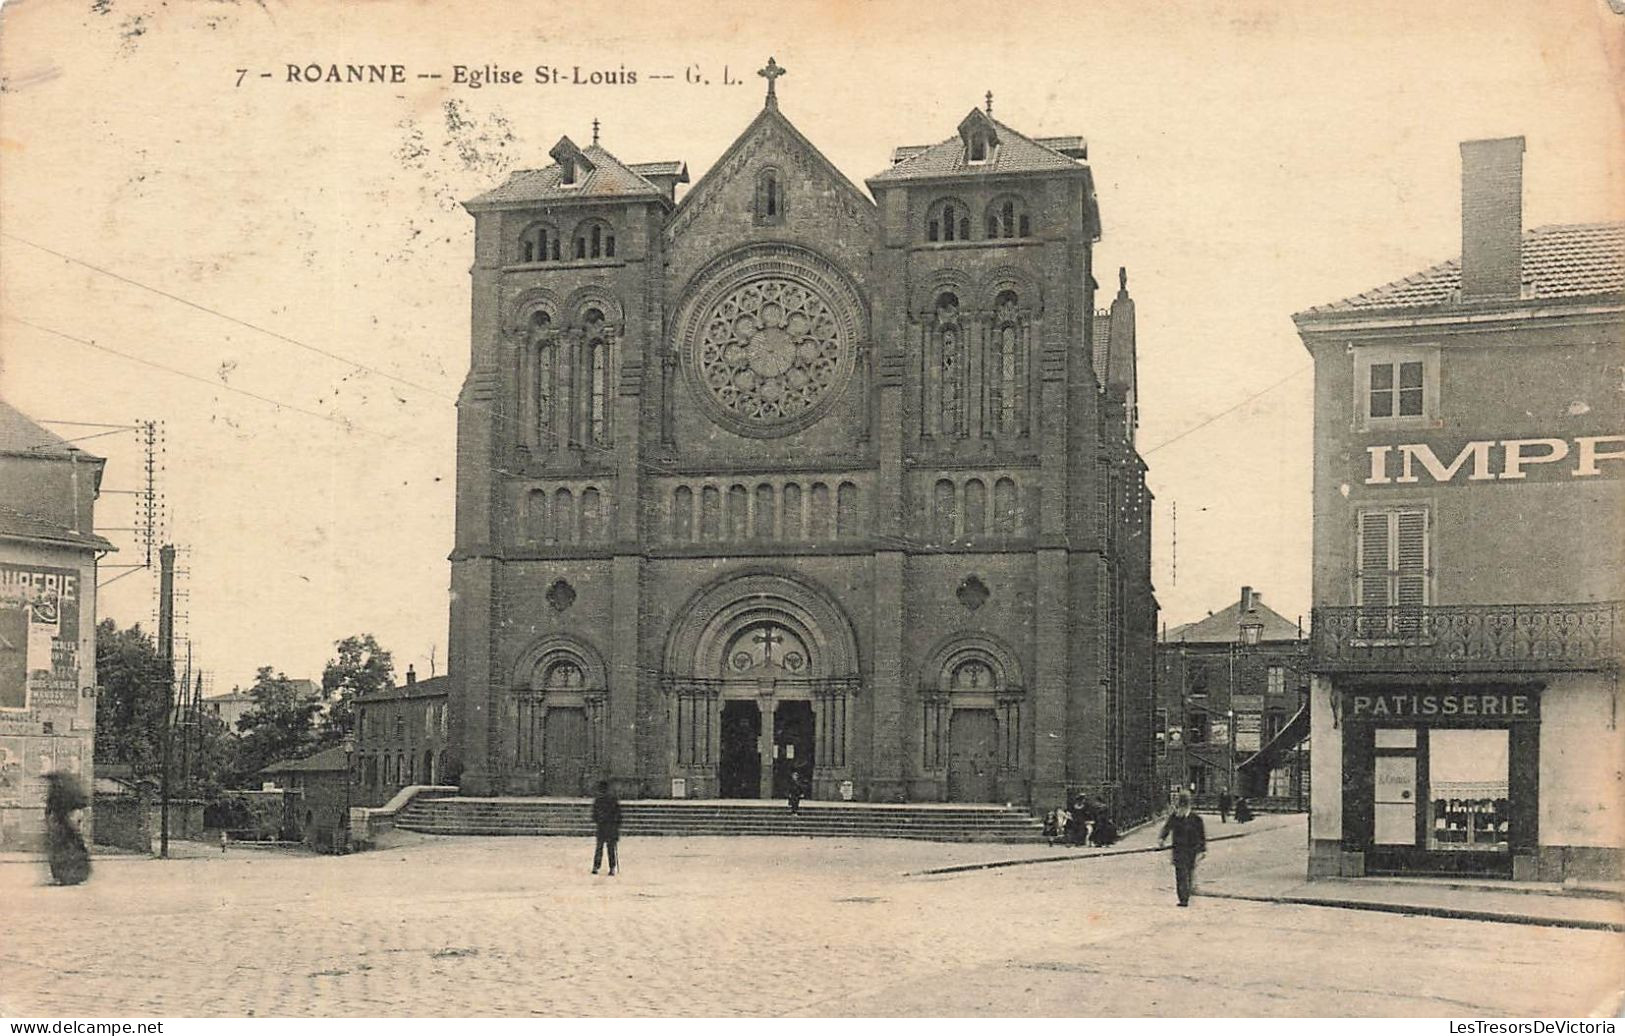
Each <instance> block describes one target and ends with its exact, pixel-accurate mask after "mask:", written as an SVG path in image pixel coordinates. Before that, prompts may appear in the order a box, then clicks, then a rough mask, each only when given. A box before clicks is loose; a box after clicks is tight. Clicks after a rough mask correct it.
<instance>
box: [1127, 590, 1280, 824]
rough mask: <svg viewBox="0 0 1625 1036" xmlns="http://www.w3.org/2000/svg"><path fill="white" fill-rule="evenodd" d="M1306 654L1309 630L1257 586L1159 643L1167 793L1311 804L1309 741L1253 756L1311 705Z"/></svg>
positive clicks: (1161, 752) (1161, 754) (1160, 741)
mask: <svg viewBox="0 0 1625 1036" xmlns="http://www.w3.org/2000/svg"><path fill="white" fill-rule="evenodd" d="M1308 655H1309V642H1308V639H1307V638H1306V637H1305V636H1304V633H1303V629H1302V628H1301V627H1300V626H1299V625H1298V624H1297V623H1296V622H1293V621H1292V620H1290V619H1288V618H1286V617H1285V616H1283V615H1281V614H1279V613H1278V612H1276V611H1274V610H1273V609H1271V608H1270V607H1269V606H1267V605H1266V604H1264V602H1263V600H1262V595H1261V594H1259V593H1258V592H1257V591H1255V590H1254V589H1253V588H1252V587H1250V586H1244V587H1242V588H1241V596H1240V598H1239V599H1238V600H1237V601H1236V602H1235V603H1234V604H1231V605H1230V606H1229V607H1227V608H1224V609H1223V610H1221V611H1218V612H1215V613H1213V614H1211V615H1209V616H1208V617H1207V618H1205V619H1202V620H1200V621H1199V622H1192V623H1187V624H1185V625H1183V626H1176V627H1174V628H1173V629H1171V630H1168V631H1167V632H1166V633H1165V634H1164V635H1163V639H1162V641H1161V642H1160V643H1159V644H1158V645H1157V689H1158V698H1159V705H1158V712H1157V721H1156V727H1155V729H1156V731H1157V745H1158V758H1159V760H1160V761H1161V763H1162V770H1163V773H1164V775H1165V778H1166V784H1167V787H1168V789H1169V791H1170V792H1173V791H1176V790H1178V789H1179V788H1188V789H1190V790H1192V791H1194V792H1195V793H1196V794H1197V796H1198V797H1199V798H1201V799H1203V800H1204V801H1209V802H1210V801H1212V800H1213V799H1215V798H1217V796H1218V795H1219V794H1220V793H1221V792H1224V791H1229V792H1231V793H1232V794H1243V795H1247V796H1248V797H1249V798H1256V799H1268V800H1271V801H1272V804H1273V805H1275V806H1277V807H1286V808H1305V807H1307V804H1308V803H1307V799H1306V798H1305V787H1306V786H1305V783H1304V781H1305V776H1306V766H1307V749H1306V747H1305V746H1303V745H1301V744H1295V745H1294V746H1292V747H1293V748H1294V750H1291V751H1285V750H1282V751H1280V755H1279V758H1277V759H1274V760H1272V762H1273V765H1270V766H1266V767H1263V768H1262V769H1260V768H1259V766H1258V764H1257V763H1253V760H1254V759H1255V758H1257V757H1258V756H1259V754H1260V752H1261V751H1262V750H1263V749H1264V748H1265V747H1266V746H1268V745H1270V744H1271V743H1272V742H1274V741H1275V740H1276V739H1277V738H1279V737H1280V736H1281V734H1282V732H1283V731H1285V730H1286V729H1287V727H1288V724H1289V723H1290V722H1291V721H1292V719H1293V717H1294V716H1295V715H1296V714H1297V713H1298V712H1299V711H1300V710H1302V709H1304V708H1305V707H1306V704H1307V694H1308V679H1309V676H1308ZM1250 763H1251V764H1252V765H1248V764H1250Z"/></svg>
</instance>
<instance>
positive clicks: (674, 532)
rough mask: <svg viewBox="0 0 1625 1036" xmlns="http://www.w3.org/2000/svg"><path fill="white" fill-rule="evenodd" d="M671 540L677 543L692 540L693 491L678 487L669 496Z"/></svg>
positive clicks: (685, 487)
mask: <svg viewBox="0 0 1625 1036" xmlns="http://www.w3.org/2000/svg"><path fill="white" fill-rule="evenodd" d="M671 538H672V539H674V540H676V541H677V542H678V543H689V542H692V541H693V539H694V490H692V489H690V488H688V487H687V486H678V487H677V488H676V490H674V491H673V492H672V494H671Z"/></svg>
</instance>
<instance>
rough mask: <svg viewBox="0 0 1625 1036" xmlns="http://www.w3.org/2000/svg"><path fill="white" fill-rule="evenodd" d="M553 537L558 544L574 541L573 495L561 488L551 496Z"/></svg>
mask: <svg viewBox="0 0 1625 1036" xmlns="http://www.w3.org/2000/svg"><path fill="white" fill-rule="evenodd" d="M553 537H554V538H555V539H556V540H558V542H560V543H574V542H575V541H576V501H575V494H573V493H571V492H570V491H569V490H568V489H564V488H562V487H561V488H560V489H559V490H558V491H557V492H555V493H554V494H553Z"/></svg>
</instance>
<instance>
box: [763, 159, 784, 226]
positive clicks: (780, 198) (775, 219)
mask: <svg viewBox="0 0 1625 1036" xmlns="http://www.w3.org/2000/svg"><path fill="white" fill-rule="evenodd" d="M782 222H784V184H783V180H782V179H781V177H780V176H779V171H778V170H777V169H774V168H772V167H769V168H767V169H763V170H762V171H761V172H760V173H757V174H756V223H757V224H758V225H759V226H767V225H772V224H777V223H782Z"/></svg>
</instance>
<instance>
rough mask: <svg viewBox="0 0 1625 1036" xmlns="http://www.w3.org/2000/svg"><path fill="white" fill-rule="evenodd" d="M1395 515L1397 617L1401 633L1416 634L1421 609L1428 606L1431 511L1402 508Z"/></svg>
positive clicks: (1395, 595) (1395, 599) (1395, 593)
mask: <svg viewBox="0 0 1625 1036" xmlns="http://www.w3.org/2000/svg"><path fill="white" fill-rule="evenodd" d="M1394 518H1395V522H1394V524H1395V526H1396V527H1397V531H1398V536H1397V537H1396V540H1397V542H1396V544H1395V546H1396V548H1397V549H1396V550H1395V554H1396V564H1395V568H1397V569H1398V572H1397V574H1396V575H1395V577H1394V603H1395V604H1397V605H1399V606H1400V613H1399V615H1398V616H1397V617H1396V620H1397V622H1398V624H1399V626H1400V630H1399V632H1401V633H1404V634H1407V635H1412V636H1414V635H1415V634H1416V633H1417V632H1418V631H1419V627H1420V623H1421V619H1422V615H1421V611H1420V609H1422V608H1423V607H1424V606H1426V605H1427V586H1428V549H1427V548H1428V536H1427V519H1428V514H1427V512H1426V511H1421V510H1412V511H1399V512H1398V513H1397V514H1395V516H1394Z"/></svg>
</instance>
